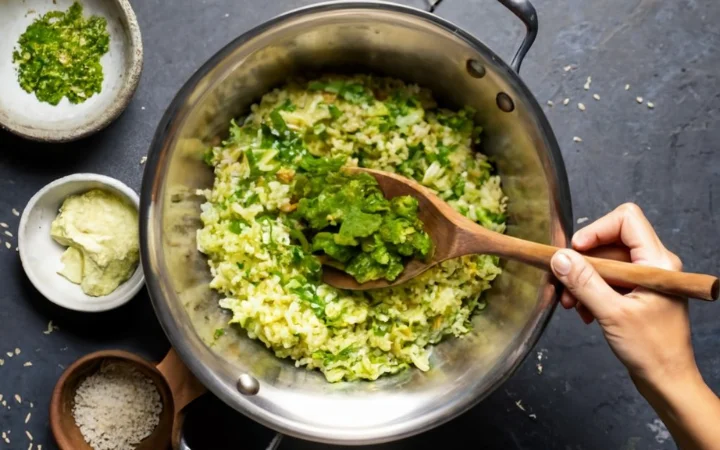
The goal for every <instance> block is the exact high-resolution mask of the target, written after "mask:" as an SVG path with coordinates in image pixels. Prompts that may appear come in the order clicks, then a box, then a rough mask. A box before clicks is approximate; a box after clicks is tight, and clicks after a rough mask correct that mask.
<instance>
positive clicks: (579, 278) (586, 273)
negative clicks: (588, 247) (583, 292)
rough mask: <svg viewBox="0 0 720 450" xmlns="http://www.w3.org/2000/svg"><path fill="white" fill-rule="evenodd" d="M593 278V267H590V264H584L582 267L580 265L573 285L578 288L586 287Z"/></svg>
mask: <svg viewBox="0 0 720 450" xmlns="http://www.w3.org/2000/svg"><path fill="white" fill-rule="evenodd" d="M592 278H593V269H592V267H590V265H589V264H583V265H582V267H580V268H579V269H578V271H577V273H575V274H574V277H573V285H574V286H575V287H576V288H577V289H583V288H586V287H587V286H588V285H589V284H590V282H591V281H592Z"/></svg>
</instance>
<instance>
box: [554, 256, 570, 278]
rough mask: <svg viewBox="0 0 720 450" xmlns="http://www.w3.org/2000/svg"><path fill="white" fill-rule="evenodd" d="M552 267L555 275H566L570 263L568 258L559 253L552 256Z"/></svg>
mask: <svg viewBox="0 0 720 450" xmlns="http://www.w3.org/2000/svg"><path fill="white" fill-rule="evenodd" d="M552 267H553V270H554V271H555V273H557V274H558V275H567V274H569V273H570V268H571V267H572V262H571V261H570V258H568V257H567V256H566V255H563V254H562V253H559V254H557V255H555V256H553V259H552Z"/></svg>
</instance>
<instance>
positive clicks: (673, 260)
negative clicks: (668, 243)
mask: <svg viewBox="0 0 720 450" xmlns="http://www.w3.org/2000/svg"><path fill="white" fill-rule="evenodd" d="M667 253H668V259H669V260H670V261H669V262H670V267H671V268H672V269H673V270H677V271H682V269H683V262H682V259H680V257H679V256H678V255H676V254H675V253H673V252H671V251H668V252H667Z"/></svg>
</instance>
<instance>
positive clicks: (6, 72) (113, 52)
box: [0, 0, 143, 142]
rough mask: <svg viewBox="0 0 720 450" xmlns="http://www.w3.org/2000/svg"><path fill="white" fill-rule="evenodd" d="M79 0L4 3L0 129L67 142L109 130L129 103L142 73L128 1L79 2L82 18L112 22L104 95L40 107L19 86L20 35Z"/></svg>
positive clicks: (138, 39)
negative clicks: (16, 56) (14, 55)
mask: <svg viewBox="0 0 720 450" xmlns="http://www.w3.org/2000/svg"><path fill="white" fill-rule="evenodd" d="M73 1H74V0H54V1H48V0H24V1H22V2H20V1H0V30H2V39H0V86H2V95H0V125H1V126H2V127H3V128H6V129H7V130H9V131H11V132H13V133H15V134H18V135H20V136H23V137H25V138H28V139H33V140H38V141H45V142H66V141H72V140H75V139H80V138H82V137H85V136H87V135H89V134H92V133H94V132H96V131H99V130H101V129H103V128H105V127H106V126H107V125H108V124H110V122H112V121H113V120H115V119H116V118H117V117H118V116H119V115H120V113H122V111H123V110H124V109H125V107H126V106H127V105H128V103H129V102H130V99H131V98H132V95H133V93H134V92H135V88H136V87H137V84H138V81H139V80H140V72H141V71H142V60H143V47H142V40H141V37H140V28H139V26H138V23H137V19H136V18H135V13H134V12H133V10H132V7H131V6H130V3H129V2H128V0H79V1H80V3H81V4H82V5H83V15H84V16H86V17H87V16H89V15H98V16H102V17H105V18H106V19H107V24H108V26H107V29H108V32H109V33H110V49H109V51H108V52H107V53H106V54H105V55H104V56H103V57H102V59H101V64H102V66H103V74H104V80H103V84H102V90H101V92H100V93H99V94H95V95H93V96H92V97H90V98H89V99H88V100H86V101H85V102H84V103H79V104H72V103H70V102H69V101H68V99H67V98H63V99H62V100H61V101H60V103H58V104H57V105H56V106H53V105H50V104H49V103H43V102H40V101H39V100H38V99H37V97H35V94H31V93H27V92H25V91H24V90H23V89H22V88H21V87H20V84H19V83H18V77H17V69H16V65H15V64H14V63H13V60H12V53H13V50H14V49H15V47H16V45H17V42H18V39H19V38H20V35H22V34H23V33H24V32H25V30H26V29H27V27H28V25H30V24H31V23H32V22H33V21H34V20H35V19H37V18H38V17H40V16H41V15H42V14H45V13H46V12H48V11H52V10H62V11H66V10H67V9H68V8H69V7H70V6H71V5H72V4H73Z"/></svg>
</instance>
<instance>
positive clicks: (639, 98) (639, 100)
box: [635, 97, 643, 105]
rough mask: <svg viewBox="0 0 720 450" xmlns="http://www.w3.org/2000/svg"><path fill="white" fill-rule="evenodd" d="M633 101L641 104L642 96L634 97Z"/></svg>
mask: <svg viewBox="0 0 720 450" xmlns="http://www.w3.org/2000/svg"><path fill="white" fill-rule="evenodd" d="M635 101H636V102H638V103H640V104H641V105H642V102H643V98H642V97H635Z"/></svg>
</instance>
